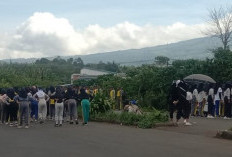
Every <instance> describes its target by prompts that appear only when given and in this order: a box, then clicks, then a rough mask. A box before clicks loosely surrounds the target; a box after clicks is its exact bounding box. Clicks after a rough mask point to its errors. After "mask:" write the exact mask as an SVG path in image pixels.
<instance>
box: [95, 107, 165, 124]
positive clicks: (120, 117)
mask: <svg viewBox="0 0 232 157" xmlns="http://www.w3.org/2000/svg"><path fill="white" fill-rule="evenodd" d="M91 119H92V120H97V121H105V122H112V123H121V124H124V125H133V126H138V127H139V128H152V127H153V126H154V125H155V124H156V123H159V122H166V121H167V120H168V114H167V113H166V112H161V111H158V110H154V111H153V112H149V113H146V114H143V115H137V114H134V113H128V112H122V113H115V112H113V111H109V112H106V113H97V114H94V115H91Z"/></svg>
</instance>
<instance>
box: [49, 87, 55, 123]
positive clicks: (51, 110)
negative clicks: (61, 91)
mask: <svg viewBox="0 0 232 157" xmlns="http://www.w3.org/2000/svg"><path fill="white" fill-rule="evenodd" d="M55 94H56V92H55V87H53V86H51V87H50V89H49V91H48V96H49V97H50V100H49V116H50V120H53V119H54V118H55V99H54V96H55Z"/></svg>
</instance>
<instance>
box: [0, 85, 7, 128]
mask: <svg viewBox="0 0 232 157" xmlns="http://www.w3.org/2000/svg"><path fill="white" fill-rule="evenodd" d="M7 100H8V96H7V95H6V91H5V90H4V89H2V90H1V96H0V103H1V123H2V124H4V123H6V113H7V106H8V105H9V103H8V102H7Z"/></svg>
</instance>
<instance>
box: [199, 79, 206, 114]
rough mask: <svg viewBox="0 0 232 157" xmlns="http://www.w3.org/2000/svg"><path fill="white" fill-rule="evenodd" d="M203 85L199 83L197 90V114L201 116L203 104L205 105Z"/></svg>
mask: <svg viewBox="0 0 232 157" xmlns="http://www.w3.org/2000/svg"><path fill="white" fill-rule="evenodd" d="M203 87H204V85H203V83H200V85H199V88H198V91H199V94H198V116H201V117H203V116H204V114H203V110H204V105H205V95H206V94H205V91H204V88H203Z"/></svg>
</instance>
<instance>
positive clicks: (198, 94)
mask: <svg viewBox="0 0 232 157" xmlns="http://www.w3.org/2000/svg"><path fill="white" fill-rule="evenodd" d="M231 95H232V86H231V84H229V83H225V84H219V83H216V84H209V86H208V87H207V85H205V84H203V83H200V84H199V85H198V86H197V85H194V87H193V88H192V97H193V98H192V102H191V115H192V116H201V117H207V118H214V117H223V118H224V119H230V118H231V110H232V105H231V103H232V101H231V99H232V96H231Z"/></svg>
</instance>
